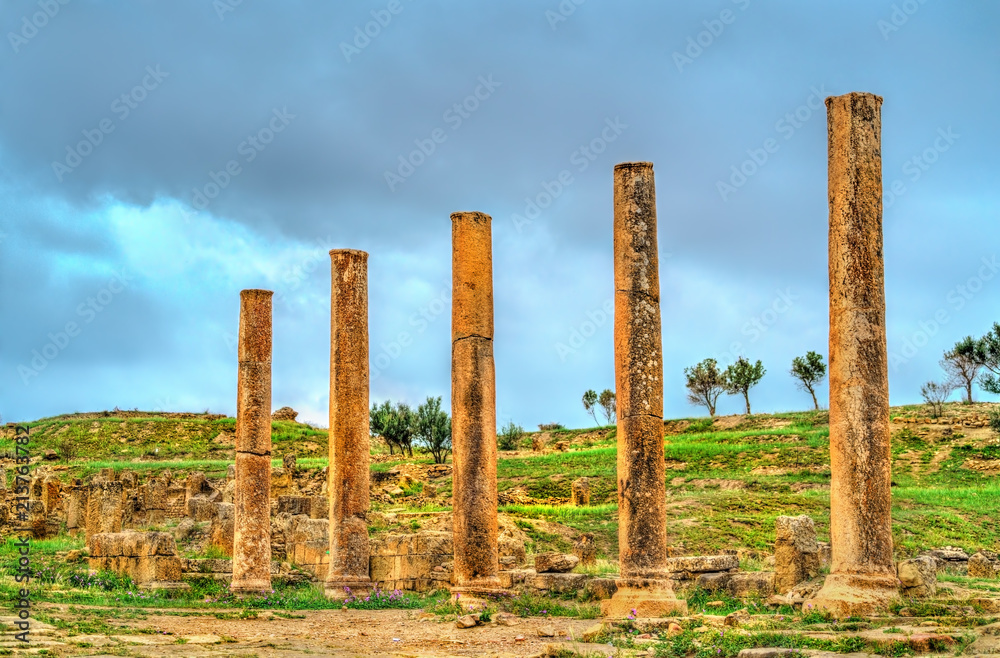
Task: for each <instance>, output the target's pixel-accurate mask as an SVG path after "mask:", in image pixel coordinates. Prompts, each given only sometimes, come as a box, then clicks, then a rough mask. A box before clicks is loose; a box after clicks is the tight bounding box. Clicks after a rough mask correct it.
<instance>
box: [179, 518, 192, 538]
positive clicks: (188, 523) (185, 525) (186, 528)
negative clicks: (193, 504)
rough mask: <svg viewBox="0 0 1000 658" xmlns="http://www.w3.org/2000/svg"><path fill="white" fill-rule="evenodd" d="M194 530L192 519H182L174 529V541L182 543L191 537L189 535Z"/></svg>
mask: <svg viewBox="0 0 1000 658" xmlns="http://www.w3.org/2000/svg"><path fill="white" fill-rule="evenodd" d="M194 528H195V525H194V519H192V518H190V517H186V518H184V519H183V520H181V522H180V523H178V524H177V527H176V528H174V540H176V541H184V540H185V539H187V538H188V537H190V536H191V533H193V532H194Z"/></svg>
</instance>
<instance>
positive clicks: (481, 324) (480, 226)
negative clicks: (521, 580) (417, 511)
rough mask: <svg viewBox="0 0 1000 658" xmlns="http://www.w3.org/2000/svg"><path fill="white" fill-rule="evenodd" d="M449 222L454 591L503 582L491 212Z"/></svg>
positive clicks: (473, 590)
mask: <svg viewBox="0 0 1000 658" xmlns="http://www.w3.org/2000/svg"><path fill="white" fill-rule="evenodd" d="M451 221H452V224H451V226H452V229H451V236H452V285H453V293H452V295H453V301H452V316H451V332H452V344H451V405H452V413H451V416H452V445H453V450H454V452H453V458H452V461H453V466H454V479H453V490H454V510H455V512H454V523H453V532H454V550H455V566H454V575H453V579H452V582H453V584H454V586H455V587H454V588H453V589H452V591H453V593H455V594H462V593H473V594H474V593H476V592H488V591H492V590H496V589H499V586H500V581H499V570H500V564H499V552H498V548H497V444H496V388H495V371H494V366H493V242H492V234H491V228H490V222H491V218H490V216H489V215H486V214H484V213H481V212H456V213H453V214H452V216H451Z"/></svg>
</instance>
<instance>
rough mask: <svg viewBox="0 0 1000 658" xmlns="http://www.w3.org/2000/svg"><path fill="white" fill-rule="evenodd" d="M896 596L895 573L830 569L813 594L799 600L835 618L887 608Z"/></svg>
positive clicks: (807, 608) (805, 605)
mask: <svg viewBox="0 0 1000 658" xmlns="http://www.w3.org/2000/svg"><path fill="white" fill-rule="evenodd" d="M899 598H900V597H899V581H898V580H897V579H896V577H895V576H888V575H882V574H852V573H832V574H830V575H829V576H827V577H826V581H825V582H824V583H823V588H822V589H820V591H819V592H817V593H816V597H815V598H813V599H810V600H808V601H805V602H804V603H803V604H802V609H803V610H824V611H827V612H829V613H830V614H832V615H833V616H834V617H835V618H837V619H843V618H845V617H852V616H858V617H865V616H868V615H871V614H874V613H876V612H881V611H884V610H886V609H887V608H888V607H889V606H890V605H892V603H894V602H895V601H898V600H899ZM810 606H811V608H810Z"/></svg>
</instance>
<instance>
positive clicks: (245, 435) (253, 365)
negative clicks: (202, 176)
mask: <svg viewBox="0 0 1000 658" xmlns="http://www.w3.org/2000/svg"><path fill="white" fill-rule="evenodd" d="M272 294H273V293H272V292H271V291H270V290H242V291H240V337H239V347H238V358H239V371H238V374H237V396H236V491H235V495H234V496H233V503H234V506H235V514H234V529H233V581H232V583H231V584H230V586H229V589H230V590H231V591H232V592H236V593H252V592H262V591H270V590H271V295H272Z"/></svg>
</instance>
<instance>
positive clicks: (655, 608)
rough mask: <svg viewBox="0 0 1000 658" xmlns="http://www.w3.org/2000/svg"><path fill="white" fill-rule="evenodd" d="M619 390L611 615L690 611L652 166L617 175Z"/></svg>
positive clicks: (623, 167)
mask: <svg viewBox="0 0 1000 658" xmlns="http://www.w3.org/2000/svg"><path fill="white" fill-rule="evenodd" d="M614 213H615V214H614V276H615V386H616V391H617V392H616V394H617V404H618V561H619V564H620V569H621V575H620V577H619V579H618V592H617V593H616V594H615V595H614V596H613V597H612V598H611V599H610V600H608V601H604V602H603V603H602V612H603V614H604V615H605V616H607V617H626V616H628V615H629V614H632V611H633V610H634V611H635V614H636V615H637V616H639V617H661V616H664V615H668V614H675V613H686V612H687V604H686V603H685V602H684V601H680V600H678V599H677V597H676V596H675V595H674V591H673V587H672V586H671V582H670V580H669V578H668V577H667V568H666V566H667V563H666V560H667V491H666V465H665V462H664V457H663V349H662V336H661V331H660V274H659V264H658V263H659V258H658V254H657V239H656V188H655V182H654V179H653V165H652V163H650V162H625V163H622V164H619V165H617V166H615V171H614Z"/></svg>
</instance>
